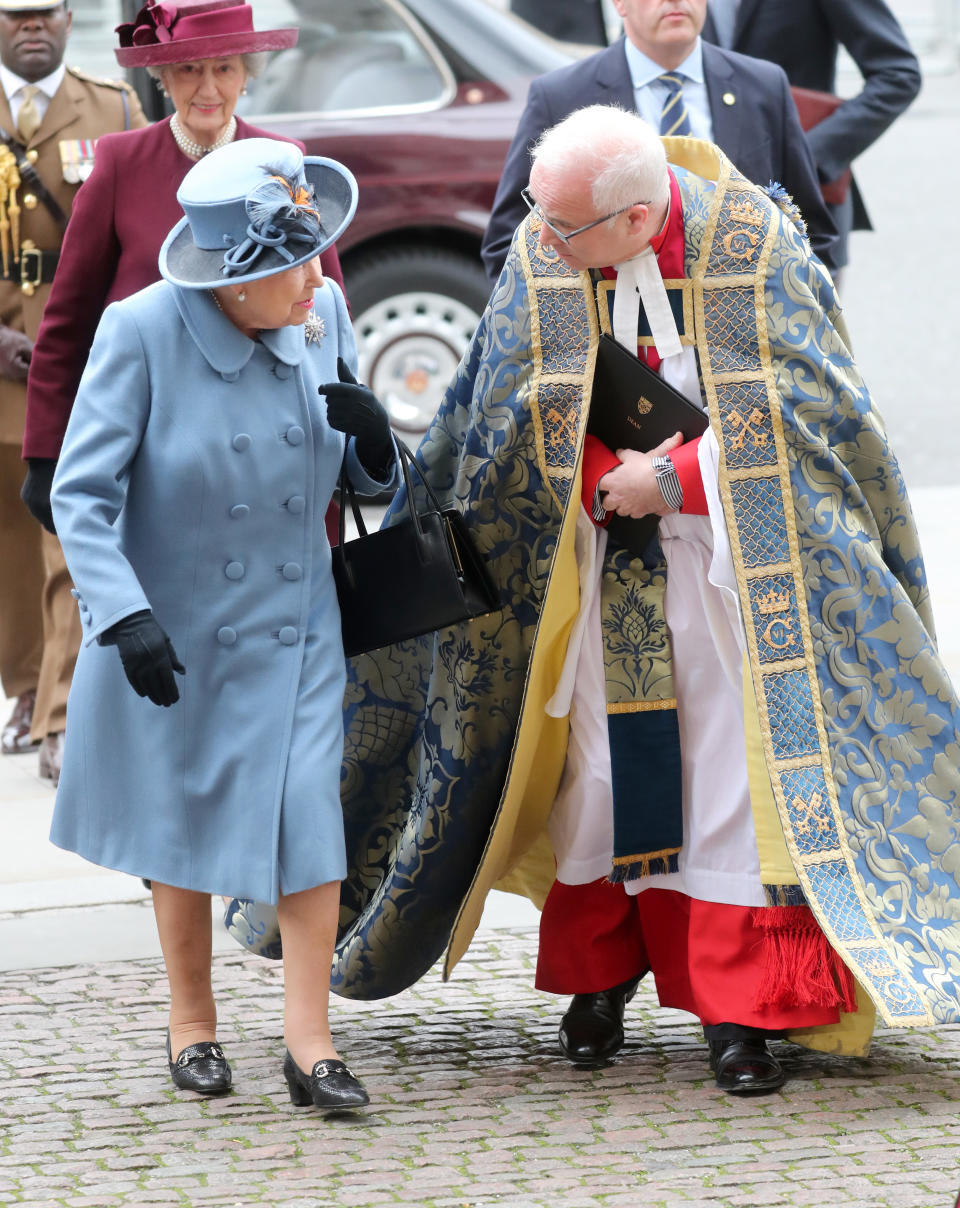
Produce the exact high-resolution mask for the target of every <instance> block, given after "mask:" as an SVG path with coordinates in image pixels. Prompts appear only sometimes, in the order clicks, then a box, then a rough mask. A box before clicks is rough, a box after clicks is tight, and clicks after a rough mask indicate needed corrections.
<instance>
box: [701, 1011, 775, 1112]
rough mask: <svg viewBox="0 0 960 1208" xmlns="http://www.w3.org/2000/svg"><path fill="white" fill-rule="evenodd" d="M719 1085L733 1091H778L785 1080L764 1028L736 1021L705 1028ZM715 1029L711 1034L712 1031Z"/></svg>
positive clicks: (723, 1088) (750, 1093)
mask: <svg viewBox="0 0 960 1208" xmlns="http://www.w3.org/2000/svg"><path fill="white" fill-rule="evenodd" d="M704 1033H705V1034H706V1036H707V1040H708V1042H709V1044H710V1057H711V1060H712V1063H713V1073H714V1077H715V1078H716V1082H717V1086H718V1087H719V1088H720V1089H721V1090H722V1091H729V1092H730V1094H731V1095H754V1094H764V1093H766V1092H767V1091H778V1090H779V1089H780V1087H781V1086H783V1084H784V1082H785V1081H786V1075H785V1074H784V1072H783V1069H782V1067H781V1065H780V1062H779V1061H778V1060H777V1059H776V1057H774V1055H773V1054H772V1053H771V1052H769V1051H768V1049H767V1041H766V1037H765V1035H764V1033H763V1032H761V1031H760V1030H759V1029H757V1028H741V1027H739V1026H738V1025H736V1024H718V1025H716V1026H715V1027H713V1028H710V1027H707V1028H704ZM711 1033H712V1035H711Z"/></svg>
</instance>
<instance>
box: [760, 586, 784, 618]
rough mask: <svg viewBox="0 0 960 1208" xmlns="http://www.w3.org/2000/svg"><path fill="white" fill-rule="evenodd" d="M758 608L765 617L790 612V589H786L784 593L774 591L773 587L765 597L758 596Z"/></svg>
mask: <svg viewBox="0 0 960 1208" xmlns="http://www.w3.org/2000/svg"><path fill="white" fill-rule="evenodd" d="M757 608H758V610H759V611H760V612H761V613H762V614H763V615H764V616H765V617H769V616H771V615H772V614H774V613H777V612H788V611H789V609H790V589H789V588H786V587H785V588H784V589H783V591H774V590H773V588H772V587H771V588H770V590H769V591H767V592H766V593H765V594H764V595H762V596H757Z"/></svg>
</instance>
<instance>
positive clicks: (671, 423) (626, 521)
mask: <svg viewBox="0 0 960 1208" xmlns="http://www.w3.org/2000/svg"><path fill="white" fill-rule="evenodd" d="M706 426H707V414H706V412H705V411H704V410H703V409H702V408H700V407H698V406H697V405H696V403H691V402H690V400H689V399H688V398H685V397H684V395H682V394H681V393H680V391H679V390H675V389H674V388H673V386H671V385H670V384H669V383H668V382H665V381H664V380H663V378H662V377H660V375H659V374H656V373H654V372H653V370H652V369H651V368H650V366H649V365H645V364H644V363H643V361H641V360H640V359H639V358H638V357H635V356H634V355H633V353H631V352H629V351H628V350H627V349H626V348H624V347H623V345H622V344H618V343H617V341H616V340H615V339H614V338H613V336H611V335H608V334H607V333H606V332H604V333H603V334H602V335H601V336H600V342H599V346H598V348H597V363H596V367H595V369H594V373H593V393H592V394H591V397H590V415H589V417H588V419H587V431H588V432H589V433H590V434H591V435H592V436H595V437H597V439H598V440H601V441H603V443H604V444H605V445H606V446H607V448H608V449H610V450H611V451H612V452H614V453H615V452H616V451H617V449H638V450H639V451H640V452H641V453H649V452H650V450H651V449H655V448H656V447H657V445H659V444H661V443H662V442H663V441H665V440H666V439H667V437H668V436H672V435H673V434H674V432H682V433H683V438H684V440H695V439H696V438H697V437H698V436H700V435H701V433H702V432H703V431H704V430H705V429H706ZM659 519H660V518H659V517H658V516H655V515H652V514H651V515H650V516H642V517H641V518H640V519H639V520H635V519H633V518H632V517H630V516H617V515H611V518H610V523H609V525H608V526H607V531H608V532H609V534H610V536H611V537H612V538H613V539H614V540H615V541H618V542H619V543H620V544H621V545H625V546H626V547H627V549H629V550H631V551H632V552H633V553H635V554H640V553H642V552H643V550H644V549H645V548H646V546H647V545H648V544H649V542H650V539H651V537H653V535H654V533H656V531H657V524H658V522H659Z"/></svg>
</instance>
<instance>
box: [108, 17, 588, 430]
mask: <svg viewBox="0 0 960 1208" xmlns="http://www.w3.org/2000/svg"><path fill="white" fill-rule="evenodd" d="M140 2H141V0H127V3H128V4H131V5H132V6H133V8H134V9H136V8H137V7H139V4H140ZM255 8H256V17H257V24H258V26H261V27H263V28H268V27H269V28H273V27H277V26H286V25H298V26H299V27H300V38H299V41H298V43H297V45H296V46H295V47H293V48H292V49H290V50H285V51H278V52H277V53H276V54H275V55H274V56H273V58H272V59H271V61H270V62H269V63H268V65H267V68H266V70H265V71H264V73H263V74H262V75H261V76H260V77H259V78H258V79H256V80H251V81H250V82H249V83H248V85H247V95H246V96H244V97H242V98H241V104H240V105H239V106H238V110H237V111H238V113H240V114H241V115H242V116H243V117H246V118H249V119H251V120H252V121H253V122H254V123H255V124H256V125H258V126H264V127H266V128H267V129H268V130H275V131H276V132H277V133H278V134H285V135H289V136H292V137H296V138H299V139H300V140H301V141H302V142H304V143H305V144H306V146H307V151H308V153H310V154H311V155H328V156H331V157H332V158H334V159H338V160H340V161H342V162H343V163H345V164H347V165H348V167H350V168H351V169H352V171H353V172H354V174H355V175H356V177H357V180H358V181H359V184H360V203H359V207H358V209H357V215H356V218H355V219H354V220H353V223H352V224H351V226H350V228H349V229H348V230H347V232H346V234H345V235H344V237H343V239H341V240H340V241H339V242H338V244H337V247H338V249H339V252H340V258H341V260H342V262H343V272H344V278H345V281H346V286H347V292H348V295H349V298H350V305H351V309H352V311H353V317H354V325H355V328H356V332H357V341H358V345H359V353H360V373H361V376H362V377H363V378H364V379H365V380H367V381H368V382H369V383H370V385H371V386H372V387H373V389H374V390H375V392H376V393H377V395H378V396H379V397H380V398H381V399H382V400H383V401H384V403H385V405H386V406H387V407H388V408H389V410H390V413H391V416H392V419H393V422H394V425H395V426H396V428H397V429H398V430H399V431H401V432H409V433H410V434H411V435H414V434H417V433H420V432H422V431H423V430H424V429H425V428H426V426H427V424H428V422H429V421H430V419H431V418H432V417H433V414H434V412H435V411H436V408H437V404H438V403H439V401H440V397H441V395H442V393H443V389H444V387H445V386H446V384H447V383H448V382H449V381H450V379H451V377H452V376H453V373H454V370H455V369H456V366H457V363H458V362H459V360H460V356H461V354H462V353H463V351H464V349H465V348H466V346H467V343H468V341H469V339H470V337H471V335H472V333H473V330H474V328H475V326H476V324H477V321H478V319H479V317H480V314H481V313H482V311H483V308H484V306H485V304H486V301H487V295H488V293H489V288H488V286H487V282H486V278H485V276H484V271H483V267H482V265H481V262H480V255H479V252H480V240H481V237H482V235H483V230H484V227H485V226H486V222H487V218H488V217H489V213H490V207H491V205H492V204H493V197H494V193H495V192H496V187H497V183H498V181H499V179H500V172H501V169H502V167H503V161H504V159H505V157H506V153H507V147H508V146H509V144H510V140H511V139H512V137H513V134H514V131H515V129H516V125H517V121H518V119H519V116H520V111H521V109H522V108H523V104H524V101H525V99H526V93H527V86H528V84H529V82H530V80H531V79H532V78H533V77H534V76H537V75H540V74H541V73H543V72H545V71H550V70H552V69H553V68H554V67H559V66H562V65H563V64H564V63H567V62H570V60H571V58H572V57H573V56H574V55H575V54H576V53H577V48H575V47H567V46H564V45H563V44H560V43H557V42H552V41H550V40H549V39H547V38H545V37H543V36H542V35H541V34H539V33H537V32H536V31H535V30H533V29H532V28H531V27H530V26H529V25H526V24H524V23H523V22H522V21H518V20H517V19H516V18H514V17H511V16H510V15H509V14H508V13H506V12H504V11H501V10H499V9H496V8H494V7H492V6H491V5H489V4H487V3H485V2H484V0H402V2H401V0H255ZM114 74H115V72H114ZM135 76H136V73H134V74H133V75H132V76H131V79H132V82H133V83H134V84H135V85H136V86H137V89H138V92H139V93H140V95H141V99H142V100H143V102H144V106H145V108H146V109H147V112H148V114H149V115H150V116H151V117H154V118H157V117H161V116H163V108H162V101H161V100H160V98H159V95H158V93H157V91H156V89H155V87H154V85H153V83H152V81H149V80H148V79H146V77H145V76H144V77H143V78H142V79H139V78H135Z"/></svg>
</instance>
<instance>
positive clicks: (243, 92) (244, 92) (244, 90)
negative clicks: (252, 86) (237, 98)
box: [240, 88, 247, 96]
mask: <svg viewBox="0 0 960 1208" xmlns="http://www.w3.org/2000/svg"><path fill="white" fill-rule="evenodd" d="M240 95H241V96H246V95H247V90H246V88H241V89H240Z"/></svg>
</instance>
